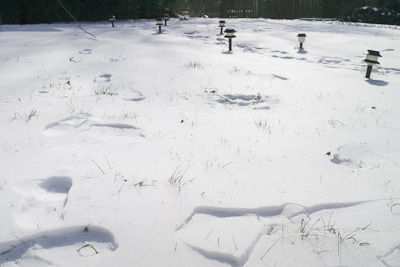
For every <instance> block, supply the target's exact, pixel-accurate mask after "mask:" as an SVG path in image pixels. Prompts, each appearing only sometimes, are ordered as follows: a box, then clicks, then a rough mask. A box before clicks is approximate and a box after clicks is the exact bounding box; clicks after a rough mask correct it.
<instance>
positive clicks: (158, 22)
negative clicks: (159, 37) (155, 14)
mask: <svg viewBox="0 0 400 267" xmlns="http://www.w3.org/2000/svg"><path fill="white" fill-rule="evenodd" d="M156 21H157V23H156V25H157V26H158V33H161V26H162V25H163V20H162V19H156Z"/></svg>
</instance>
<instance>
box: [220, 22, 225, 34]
mask: <svg viewBox="0 0 400 267" xmlns="http://www.w3.org/2000/svg"><path fill="white" fill-rule="evenodd" d="M219 27H220V28H221V35H222V29H223V28H224V27H225V20H220V21H219Z"/></svg>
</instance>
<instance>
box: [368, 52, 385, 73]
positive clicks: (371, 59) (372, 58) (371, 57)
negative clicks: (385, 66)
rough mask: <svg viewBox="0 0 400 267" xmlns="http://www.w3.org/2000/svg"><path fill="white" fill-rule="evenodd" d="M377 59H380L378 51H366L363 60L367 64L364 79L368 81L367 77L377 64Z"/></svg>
mask: <svg viewBox="0 0 400 267" xmlns="http://www.w3.org/2000/svg"><path fill="white" fill-rule="evenodd" d="M378 57H382V56H381V54H379V52H378V51H375V50H368V54H367V58H366V59H365V60H364V61H365V62H367V64H368V68H367V74H366V75H365V78H368V79H369V77H370V76H371V71H372V67H373V66H374V65H375V64H379V62H378Z"/></svg>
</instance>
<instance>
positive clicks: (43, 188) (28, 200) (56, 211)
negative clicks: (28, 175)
mask: <svg viewBox="0 0 400 267" xmlns="http://www.w3.org/2000/svg"><path fill="white" fill-rule="evenodd" d="M71 187H72V179H71V178H70V177H65V176H53V177H49V178H47V179H44V180H34V181H27V182H24V183H22V184H21V185H19V186H17V189H16V190H17V192H18V193H19V195H20V196H21V199H20V203H19V204H18V205H17V210H16V214H15V217H16V219H17V220H16V221H17V222H18V223H19V224H21V225H22V226H24V227H27V228H33V229H37V228H38V227H39V228H40V227H42V226H48V225H51V224H52V223H54V224H57V223H59V221H60V220H63V219H64V215H65V212H66V208H65V207H66V205H67V203H68V193H69V191H70V189H71Z"/></svg>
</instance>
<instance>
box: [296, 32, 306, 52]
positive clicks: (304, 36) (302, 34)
mask: <svg viewBox="0 0 400 267" xmlns="http://www.w3.org/2000/svg"><path fill="white" fill-rule="evenodd" d="M306 37H307V35H306V34H305V33H299V34H298V35H297V38H298V39H299V43H300V49H303V43H304V42H305V41H306Z"/></svg>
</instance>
